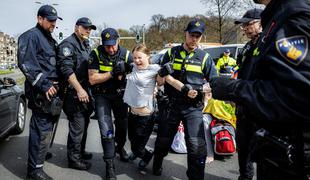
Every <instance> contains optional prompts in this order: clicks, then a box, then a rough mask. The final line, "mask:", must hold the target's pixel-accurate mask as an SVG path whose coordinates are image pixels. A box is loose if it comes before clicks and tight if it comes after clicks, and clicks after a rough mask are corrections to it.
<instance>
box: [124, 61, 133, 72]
mask: <svg viewBox="0 0 310 180" xmlns="http://www.w3.org/2000/svg"><path fill="white" fill-rule="evenodd" d="M132 68H133V63H125V72H126V73H131V72H132Z"/></svg>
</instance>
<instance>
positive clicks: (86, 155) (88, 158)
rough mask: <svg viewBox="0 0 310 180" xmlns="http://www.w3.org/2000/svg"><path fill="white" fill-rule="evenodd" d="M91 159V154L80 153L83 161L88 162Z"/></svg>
mask: <svg viewBox="0 0 310 180" xmlns="http://www.w3.org/2000/svg"><path fill="white" fill-rule="evenodd" d="M91 158H93V154H92V153H89V152H86V151H84V152H82V159H84V160H90V159H91Z"/></svg>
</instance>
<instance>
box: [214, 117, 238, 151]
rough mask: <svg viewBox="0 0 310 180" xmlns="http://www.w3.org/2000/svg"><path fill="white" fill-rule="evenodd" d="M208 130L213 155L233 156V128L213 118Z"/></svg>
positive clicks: (234, 143) (234, 145) (234, 144)
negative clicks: (209, 131) (211, 141)
mask: <svg viewBox="0 0 310 180" xmlns="http://www.w3.org/2000/svg"><path fill="white" fill-rule="evenodd" d="M210 129H211V136H212V140H213V145H214V153H215V154H217V155H233V154H234V153H235V152H236V141H235V129H234V127H233V126H232V125H231V124H230V123H228V122H226V121H223V120H219V119H215V118H213V120H212V121H211V124H210Z"/></svg>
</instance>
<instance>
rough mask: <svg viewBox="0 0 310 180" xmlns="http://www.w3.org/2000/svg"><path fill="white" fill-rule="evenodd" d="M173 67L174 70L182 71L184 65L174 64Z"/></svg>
mask: <svg viewBox="0 0 310 180" xmlns="http://www.w3.org/2000/svg"><path fill="white" fill-rule="evenodd" d="M172 67H173V69H174V70H181V67H182V64H177V63H173V64H172Z"/></svg>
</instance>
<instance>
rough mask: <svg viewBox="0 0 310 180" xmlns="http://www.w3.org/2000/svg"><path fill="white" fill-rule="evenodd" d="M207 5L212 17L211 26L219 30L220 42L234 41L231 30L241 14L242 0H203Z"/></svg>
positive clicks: (208, 12)
mask: <svg viewBox="0 0 310 180" xmlns="http://www.w3.org/2000/svg"><path fill="white" fill-rule="evenodd" d="M201 2H202V3H203V4H205V6H206V7H207V9H208V11H207V15H208V16H209V19H210V24H209V27H210V28H211V29H213V30H215V31H216V32H217V36H218V42H220V43H223V44H225V43H227V42H229V41H232V36H231V34H234V33H232V32H231V30H232V29H235V28H234V23H233V22H234V19H235V18H236V17H238V16H239V15H240V11H241V7H242V6H243V4H242V0H201Z"/></svg>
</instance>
